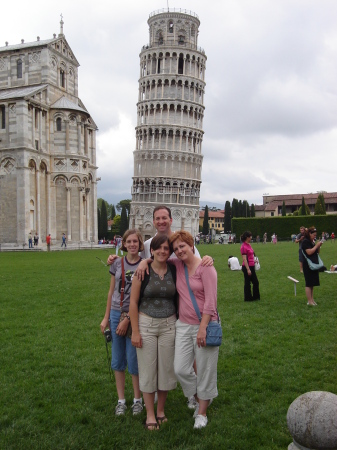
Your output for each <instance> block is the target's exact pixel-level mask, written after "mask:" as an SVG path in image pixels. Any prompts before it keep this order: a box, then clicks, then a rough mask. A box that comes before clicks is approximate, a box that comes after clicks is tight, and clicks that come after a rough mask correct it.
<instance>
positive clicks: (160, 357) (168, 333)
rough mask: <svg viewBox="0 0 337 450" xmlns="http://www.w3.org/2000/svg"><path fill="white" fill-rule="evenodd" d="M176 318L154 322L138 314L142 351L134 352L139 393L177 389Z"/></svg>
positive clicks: (154, 320)
mask: <svg viewBox="0 0 337 450" xmlns="http://www.w3.org/2000/svg"><path fill="white" fill-rule="evenodd" d="M176 320H177V317H176V315H173V316H171V317H167V318H165V319H157V318H155V317H150V316H147V315H146V314H139V315H138V321H139V332H140V334H141V336H142V344H143V346H142V348H137V359H138V372H139V388H140V390H141V391H142V392H147V393H151V392H155V391H157V390H159V391H171V390H172V389H175V388H176V386H177V379H176V376H175V374H174V369H173V361H174V341H175V334H176V330H175V322H176Z"/></svg>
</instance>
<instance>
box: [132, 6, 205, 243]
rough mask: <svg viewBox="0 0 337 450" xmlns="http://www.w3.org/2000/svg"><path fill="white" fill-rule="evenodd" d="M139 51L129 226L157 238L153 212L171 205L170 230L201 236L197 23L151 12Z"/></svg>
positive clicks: (201, 80) (201, 69)
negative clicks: (185, 231)
mask: <svg viewBox="0 0 337 450" xmlns="http://www.w3.org/2000/svg"><path fill="white" fill-rule="evenodd" d="M148 24H149V44H146V45H144V46H143V47H142V49H141V52H140V55H139V56H140V76H139V92H138V103H137V126H136V149H135V151H134V176H133V184H132V203H131V211H130V227H136V228H138V229H140V230H141V232H142V234H143V237H144V238H148V237H151V236H153V235H154V233H155V230H154V227H153V224H152V213H153V209H154V208H155V207H156V206H158V205H162V204H164V205H167V206H169V207H170V208H171V211H172V217H173V224H172V230H180V229H184V230H187V231H189V232H190V233H192V235H193V236H195V234H196V233H197V232H198V231H199V195H200V185H201V165H202V159H203V155H202V139H203V134H204V132H203V117H204V109H205V108H204V92H205V68H206V59H207V58H206V55H205V52H204V50H203V49H201V48H200V47H198V33H199V26H200V21H199V18H198V16H197V15H196V14H194V13H193V12H191V11H186V10H182V9H165V10H160V11H155V12H153V13H152V14H150V17H149V19H148Z"/></svg>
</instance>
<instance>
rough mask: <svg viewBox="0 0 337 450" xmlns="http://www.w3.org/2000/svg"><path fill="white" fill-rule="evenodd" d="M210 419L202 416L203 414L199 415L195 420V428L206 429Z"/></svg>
mask: <svg viewBox="0 0 337 450" xmlns="http://www.w3.org/2000/svg"><path fill="white" fill-rule="evenodd" d="M207 422H208V419H207V417H206V416H202V415H201V414H198V415H197V417H196V418H195V422H194V427H193V428H198V429H200V428H205V426H206V425H207Z"/></svg>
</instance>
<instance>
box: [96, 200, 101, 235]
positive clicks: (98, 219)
mask: <svg viewBox="0 0 337 450" xmlns="http://www.w3.org/2000/svg"><path fill="white" fill-rule="evenodd" d="M97 231H98V239H101V211H100V209H99V208H97Z"/></svg>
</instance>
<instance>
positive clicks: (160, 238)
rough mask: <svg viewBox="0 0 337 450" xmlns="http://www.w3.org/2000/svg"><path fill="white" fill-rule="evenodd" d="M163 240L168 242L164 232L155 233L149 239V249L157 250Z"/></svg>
mask: <svg viewBox="0 0 337 450" xmlns="http://www.w3.org/2000/svg"><path fill="white" fill-rule="evenodd" d="M164 242H169V238H168V236H166V234H156V235H155V236H154V237H153V238H152V240H151V243H150V250H158V248H159V247H160V246H161V245H162V244H164Z"/></svg>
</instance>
